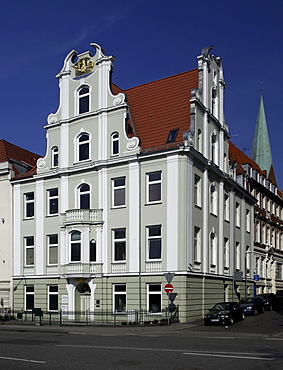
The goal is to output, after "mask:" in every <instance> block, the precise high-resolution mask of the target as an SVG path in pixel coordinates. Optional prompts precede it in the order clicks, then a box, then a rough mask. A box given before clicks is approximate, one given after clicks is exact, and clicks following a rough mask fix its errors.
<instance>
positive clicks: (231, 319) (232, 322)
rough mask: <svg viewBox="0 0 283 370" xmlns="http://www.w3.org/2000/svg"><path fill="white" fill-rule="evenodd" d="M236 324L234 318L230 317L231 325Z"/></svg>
mask: <svg viewBox="0 0 283 370" xmlns="http://www.w3.org/2000/svg"><path fill="white" fill-rule="evenodd" d="M233 324H234V319H233V317H230V319H229V325H233Z"/></svg>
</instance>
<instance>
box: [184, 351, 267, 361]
mask: <svg viewBox="0 0 283 370" xmlns="http://www.w3.org/2000/svg"><path fill="white" fill-rule="evenodd" d="M183 355H189V356H207V357H221V358H223V357H227V358H238V359H246V360H264V361H273V360H274V357H269V358H267V357H253V356H240V355H236V354H235V355H224V354H221V353H219V354H216V353H195V352H184V353H183Z"/></svg>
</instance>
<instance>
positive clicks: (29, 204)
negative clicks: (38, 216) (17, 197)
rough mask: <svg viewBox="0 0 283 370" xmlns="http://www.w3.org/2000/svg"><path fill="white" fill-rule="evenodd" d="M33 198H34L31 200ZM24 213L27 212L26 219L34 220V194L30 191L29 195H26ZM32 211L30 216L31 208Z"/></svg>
mask: <svg viewBox="0 0 283 370" xmlns="http://www.w3.org/2000/svg"><path fill="white" fill-rule="evenodd" d="M29 197H32V198H29ZM24 203H25V204H24V212H25V215H24V216H25V217H24V218H34V208H35V207H34V192H33V191H30V192H28V193H25V194H24ZM30 207H31V210H32V215H29V213H30V209H29V208H30Z"/></svg>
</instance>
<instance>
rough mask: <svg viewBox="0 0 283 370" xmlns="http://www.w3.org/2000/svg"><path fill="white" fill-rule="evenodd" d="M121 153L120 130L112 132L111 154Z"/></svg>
mask: <svg viewBox="0 0 283 370" xmlns="http://www.w3.org/2000/svg"><path fill="white" fill-rule="evenodd" d="M119 153H120V135H119V132H113V133H112V134H111V156H116V155H119Z"/></svg>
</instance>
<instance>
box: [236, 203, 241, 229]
mask: <svg viewBox="0 0 283 370" xmlns="http://www.w3.org/2000/svg"><path fill="white" fill-rule="evenodd" d="M235 208H236V227H241V205H240V203H238V202H236V207H235Z"/></svg>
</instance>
